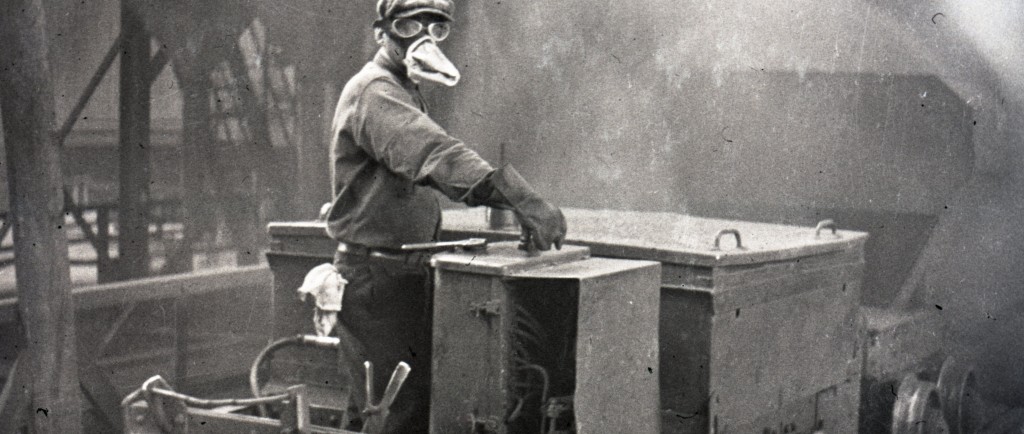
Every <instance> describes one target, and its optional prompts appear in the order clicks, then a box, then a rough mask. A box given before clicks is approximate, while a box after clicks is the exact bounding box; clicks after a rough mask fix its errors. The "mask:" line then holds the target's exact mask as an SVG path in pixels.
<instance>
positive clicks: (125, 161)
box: [117, 1, 151, 279]
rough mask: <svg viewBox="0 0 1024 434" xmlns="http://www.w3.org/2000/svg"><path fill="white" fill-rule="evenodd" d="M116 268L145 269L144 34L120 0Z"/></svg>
mask: <svg viewBox="0 0 1024 434" xmlns="http://www.w3.org/2000/svg"><path fill="white" fill-rule="evenodd" d="M121 35H122V37H121V77H120V79H121V83H120V100H121V102H120V111H119V113H120V117H119V118H120V152H119V154H120V164H119V173H118V185H119V189H118V215H117V223H118V242H117V246H118V267H119V268H120V269H121V273H120V274H121V277H122V278H125V279H132V278H139V277H144V276H146V275H148V274H149V183H150V168H149V132H150V125H149V122H150V119H149V115H150V101H149V99H150V98H149V87H150V86H149V83H150V82H149V77H150V75H151V72H150V69H151V68H150V54H149V53H150V46H149V44H150V38H149V34H148V33H147V32H146V28H145V24H144V23H143V21H142V18H141V17H140V16H139V15H138V14H137V13H136V11H135V10H134V9H132V8H131V7H129V6H128V5H127V2H124V1H122V3H121Z"/></svg>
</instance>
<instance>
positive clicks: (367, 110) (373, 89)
mask: <svg viewBox="0 0 1024 434" xmlns="http://www.w3.org/2000/svg"><path fill="white" fill-rule="evenodd" d="M357 110H358V113H357V114H356V119H355V121H356V128H357V131H356V133H357V134H358V135H359V136H360V137H361V138H362V139H363V140H357V143H359V144H360V146H362V147H363V150H364V151H366V152H367V153H368V154H369V155H371V156H372V157H373V158H374V159H375V160H377V161H379V162H380V163H381V164H384V165H385V166H386V167H387V168H388V169H390V170H391V171H392V172H394V173H396V174H398V175H399V176H402V177H403V178H406V179H409V180H411V181H413V182H416V183H420V184H426V185H430V186H432V187H434V188H436V189H437V190H439V191H441V192H442V193H444V194H445V195H446V196H448V197H449V198H451V199H452V200H457V201H463V202H465V201H467V200H468V199H469V196H470V195H469V192H470V191H471V190H472V188H473V186H474V185H476V184H477V183H478V182H480V181H481V180H483V179H484V178H485V177H486V176H487V174H489V173H491V172H492V171H494V168H493V167H492V166H491V165H490V164H489V163H487V161H485V160H484V159H483V158H481V157H480V155H479V154H477V153H476V152H475V151H473V150H472V149H470V148H469V147H467V146H466V145H465V144H464V143H462V142H461V141H460V140H458V139H455V138H454V137H451V136H450V135H448V133H447V132H446V131H445V130H444V128H441V126H440V125H438V124H437V123H436V122H434V120H433V119H430V117H429V116H427V114H426V113H424V112H423V111H421V110H420V109H419V107H417V106H416V105H415V103H414V101H413V100H412V97H411V96H410V95H409V93H408V92H407V91H406V90H405V89H403V88H401V87H400V86H398V85H397V84H395V83H391V82H388V81H386V80H375V81H373V82H371V83H370V84H369V85H368V86H367V87H366V89H365V90H364V92H363V94H362V96H361V97H360V101H359V103H358V109H357Z"/></svg>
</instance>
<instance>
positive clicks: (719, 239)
mask: <svg viewBox="0 0 1024 434" xmlns="http://www.w3.org/2000/svg"><path fill="white" fill-rule="evenodd" d="M722 235H732V236H734V237H736V248H737V249H742V248H743V241H742V240H741V239H740V231H738V230H736V229H722V230H720V231H718V235H715V250H720V249H721V245H722Z"/></svg>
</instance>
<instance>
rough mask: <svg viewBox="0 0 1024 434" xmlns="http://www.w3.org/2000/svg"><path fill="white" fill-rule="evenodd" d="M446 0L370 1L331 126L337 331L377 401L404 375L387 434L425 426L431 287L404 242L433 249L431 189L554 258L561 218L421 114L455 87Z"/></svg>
mask: <svg viewBox="0 0 1024 434" xmlns="http://www.w3.org/2000/svg"><path fill="white" fill-rule="evenodd" d="M453 9H454V5H453V3H452V1H451V0H379V1H378V3H377V19H376V21H375V22H374V23H373V32H374V37H375V40H376V42H377V44H378V45H379V46H380V48H379V50H378V51H377V53H376V55H375V56H374V58H373V60H371V61H370V62H368V63H367V64H366V65H365V66H364V67H363V68H362V70H361V71H359V72H358V73H357V74H356V75H355V76H353V77H352V79H351V80H349V82H348V83H347V84H346V85H345V88H344V90H342V92H341V97H340V99H339V101H338V105H337V108H336V110H335V114H334V119H333V123H332V133H331V134H332V136H331V137H332V138H331V163H332V166H331V169H332V171H331V176H332V179H333V200H332V202H331V205H330V209H329V211H328V213H327V222H328V225H327V227H328V233H329V234H330V235H331V237H332V238H334V239H336V240H337V241H338V242H339V245H338V252H337V254H336V255H335V266H336V268H337V270H338V271H339V272H340V273H341V275H342V276H343V277H344V279H346V280H347V281H348V286H347V287H346V289H345V294H344V300H343V306H344V307H343V309H342V312H341V314H340V316H341V323H342V325H344V326H345V327H346V328H347V329H348V330H349V331H350V332H351V333H352V334H353V335H354V336H355V337H356V338H357V339H359V340H360V341H361V342H362V344H363V346H364V347H365V351H366V354H365V358H366V359H368V360H370V361H372V362H374V365H375V366H376V367H377V369H375V375H374V377H375V378H374V384H375V385H376V388H378V391H377V392H375V395H376V396H378V397H379V396H380V393H381V392H380V390H379V389H382V388H383V387H384V385H385V384H386V381H387V380H388V376H389V373H390V370H391V369H393V368H394V367H395V366H396V364H397V363H398V362H399V361H406V362H408V363H409V364H410V365H411V367H412V371H411V374H410V376H409V379H408V380H407V381H406V383H405V385H404V386H403V389H402V390H401V392H400V393H399V394H398V397H397V400H396V401H395V402H394V404H393V405H392V407H391V413H390V416H389V418H388V421H389V422H388V425H387V429H386V431H387V432H402V433H408V432H424V431H426V430H427V428H428V426H427V425H428V420H429V387H430V354H431V340H430V327H431V325H430V324H431V323H430V321H431V317H430V315H431V310H430V301H431V297H432V295H431V294H432V293H431V282H430V279H429V278H428V271H429V270H428V269H427V267H426V265H425V263H424V261H420V260H418V259H417V256H415V255H410V254H407V253H403V252H402V251H401V250H400V247H401V246H402V245H403V244H408V243H422V242H430V241H436V240H438V237H439V232H440V228H441V211H440V206H439V203H438V198H437V197H436V195H435V193H434V192H433V191H431V190H432V189H433V190H437V191H439V192H441V193H442V194H444V195H445V196H447V197H449V198H451V199H453V200H456V201H460V202H463V203H466V204H468V205H470V206H477V205H486V206H491V207H495V208H500V209H506V210H511V211H512V212H513V213H514V215H515V216H516V217H517V218H518V221H519V222H520V224H521V225H522V227H523V231H524V234H525V235H526V236H525V237H524V239H526V240H528V242H529V243H530V245H531V247H533V248H536V249H539V250H548V249H550V248H551V247H552V246H553V247H556V248H561V243H562V240H563V239H564V238H565V234H566V223H565V217H564V216H563V215H562V212H561V210H559V209H558V208H557V207H556V206H554V205H552V204H551V203H549V202H548V201H546V200H544V199H542V198H541V197H540V196H538V195H537V193H536V192H535V191H534V190H533V189H532V188H531V187H530V185H529V184H528V183H527V182H526V181H525V180H524V179H523V178H522V176H520V175H519V173H518V172H516V170H515V169H514V168H512V167H511V166H508V165H506V166H503V167H499V168H497V169H495V168H494V167H492V166H491V165H490V164H488V162H487V161H485V160H484V159H482V158H481V157H480V156H479V155H478V154H477V153H476V152H474V151H473V150H472V149H470V148H469V147H467V146H466V145H465V144H464V143H463V142H461V141H460V140H458V139H456V138H454V137H452V136H451V135H449V134H448V133H447V132H446V131H445V130H444V128H442V127H441V126H439V125H438V124H437V123H436V122H435V121H434V120H432V119H431V118H430V117H429V116H428V113H427V107H426V104H425V101H424V99H423V96H422V95H421V94H420V90H419V86H420V85H421V84H427V83H434V84H441V85H445V86H454V85H455V84H456V83H457V82H458V80H459V71H458V69H457V68H456V67H455V65H453V64H452V62H451V61H449V60H448V58H447V57H446V56H445V55H444V53H443V52H442V50H441V48H440V46H439V45H438V43H440V42H441V41H443V40H444V39H445V38H447V37H448V35H449V32H450V31H451V22H452V13H453Z"/></svg>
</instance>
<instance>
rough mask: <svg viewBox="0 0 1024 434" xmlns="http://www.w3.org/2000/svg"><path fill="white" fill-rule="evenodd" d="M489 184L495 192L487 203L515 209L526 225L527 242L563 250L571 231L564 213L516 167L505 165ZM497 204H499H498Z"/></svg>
mask: <svg viewBox="0 0 1024 434" xmlns="http://www.w3.org/2000/svg"><path fill="white" fill-rule="evenodd" d="M489 184H490V185H491V186H492V187H493V189H494V190H493V191H492V192H491V193H492V194H491V195H490V198H489V199H491V200H488V201H485V204H488V205H491V206H495V205H506V206H507V207H509V208H511V209H512V211H513V212H515V214H516V218H517V219H519V223H520V224H521V225H522V226H523V232H524V234H525V235H526V236H525V238H526V241H527V242H528V243H530V245H531V246H532V247H533V248H536V249H539V250H548V249H550V248H551V246H555V248H556V249H561V248H562V241H564V240H565V233H566V230H567V228H566V225H565V216H564V215H562V210H560V209H558V207H556V206H554V205H552V204H551V203H550V202H548V201H546V200H544V199H543V198H541V197H540V196H539V195H538V194H537V193H536V192H535V191H533V188H531V187H530V184H529V183H527V182H526V180H525V179H523V177H522V176H521V175H520V174H519V172H517V171H516V169H515V168H513V167H512V166H509V165H505V166H503V167H501V168H499V169H497V170H495V171H494V172H493V173H491V175H490V176H489ZM494 193H497V194H494ZM495 201H496V202H498V203H494V202H495ZM487 202H490V203H487ZM499 207H501V206H499ZM502 208H503V207H502Z"/></svg>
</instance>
